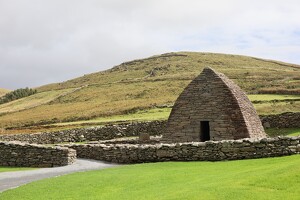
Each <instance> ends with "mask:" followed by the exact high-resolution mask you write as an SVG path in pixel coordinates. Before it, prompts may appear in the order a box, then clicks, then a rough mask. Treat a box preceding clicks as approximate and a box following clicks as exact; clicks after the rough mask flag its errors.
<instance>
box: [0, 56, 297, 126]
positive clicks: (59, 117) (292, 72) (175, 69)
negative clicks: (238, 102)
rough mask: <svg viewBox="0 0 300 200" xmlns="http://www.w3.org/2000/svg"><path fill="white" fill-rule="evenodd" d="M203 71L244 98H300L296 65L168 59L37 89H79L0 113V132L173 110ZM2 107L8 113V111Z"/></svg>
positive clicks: (152, 59) (138, 62)
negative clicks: (150, 110)
mask: <svg viewBox="0 0 300 200" xmlns="http://www.w3.org/2000/svg"><path fill="white" fill-rule="evenodd" d="M205 66H210V67H212V68H214V69H216V70H217V71H219V72H221V73H224V74H226V75H227V76H228V77H229V78H231V79H232V80H233V81H234V82H236V83H237V84H238V85H239V86H240V87H241V88H242V89H244V90H245V91H246V92H247V93H252V94H255V93H279V94H280V93H282V94H299V93H300V67H299V66H298V65H293V64H288V63H282V62H278V61H270V60H263V59H258V58H253V57H247V56H238V55H226V54H213V53H195V52H179V53H168V54H162V55H158V56H153V57H149V58H146V59H141V60H134V61H131V62H125V63H122V64H120V65H118V66H116V67H113V68H112V69H110V70H106V71H103V72H98V73H93V74H89V75H84V76H82V77H79V78H75V79H72V80H69V81H65V82H62V83H57V84H50V85H45V86H42V87H39V88H36V89H37V90H38V94H37V95H39V94H40V95H41V94H42V92H49V91H56V90H63V89H72V88H73V89H75V88H80V89H78V90H76V91H74V92H71V93H69V94H67V95H63V96H61V97H59V98H55V99H54V100H52V101H50V102H47V103H43V104H40V105H38V106H34V107H31V108H28V107H27V108H26V109H24V110H19V111H18V112H11V113H2V114H0V127H4V128H5V127H14V126H22V125H30V124H47V123H53V122H66V121H76V120H86V119H92V118H97V117H104V116H112V115H118V114H128V113H132V112H135V111H136V110H138V109H146V108H153V107H156V106H166V105H172V104H173V103H174V101H175V99H176V98H177V97H178V95H179V94H180V93H181V91H182V90H183V89H184V87H185V86H186V85H187V84H188V83H189V82H190V81H191V80H192V79H193V78H194V77H195V76H197V75H198V74H199V73H200V72H201V71H202V69H203V68H204V67H205ZM45 94H47V93H45ZM30 101H33V100H32V99H31V100H30ZM12 103H13V102H12ZM24 103H25V102H24ZM6 106H7V107H6V109H9V107H10V106H9V105H6ZM291 106H292V110H293V111H300V109H299V110H297V109H298V108H299V107H300V106H299V102H295V103H293V105H292V104H291ZM294 106H296V107H297V109H294ZM272 107H274V106H272ZM281 107H283V108H284V107H285V105H282V106H281ZM289 109H291V108H289ZM283 111H284V110H283Z"/></svg>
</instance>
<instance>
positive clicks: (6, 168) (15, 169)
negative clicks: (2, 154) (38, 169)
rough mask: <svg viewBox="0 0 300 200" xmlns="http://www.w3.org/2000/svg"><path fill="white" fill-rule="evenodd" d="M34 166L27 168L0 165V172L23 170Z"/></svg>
mask: <svg viewBox="0 0 300 200" xmlns="http://www.w3.org/2000/svg"><path fill="white" fill-rule="evenodd" d="M33 169H35V168H28V167H1V166H0V173H1V172H13V171H23V170H33Z"/></svg>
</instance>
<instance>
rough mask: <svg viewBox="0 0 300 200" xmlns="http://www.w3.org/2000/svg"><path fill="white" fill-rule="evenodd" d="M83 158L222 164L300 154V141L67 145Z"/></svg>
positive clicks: (116, 160)
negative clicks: (221, 161) (212, 162)
mask: <svg viewBox="0 0 300 200" xmlns="http://www.w3.org/2000/svg"><path fill="white" fill-rule="evenodd" d="M66 146H67V147H71V148H73V149H75V150H76V151H77V156H78V157H79V158H88V159H95V160H103V161H107V162H114V163H144V162H162V161H220V160H240V159H252V158H266V157H277V156H285V155H292V154H299V153H300V137H276V138H264V139H243V140H224V141H207V142H191V143H173V144H155V145H151V144H145V145H134V144H114V145H109V144H88V145H66Z"/></svg>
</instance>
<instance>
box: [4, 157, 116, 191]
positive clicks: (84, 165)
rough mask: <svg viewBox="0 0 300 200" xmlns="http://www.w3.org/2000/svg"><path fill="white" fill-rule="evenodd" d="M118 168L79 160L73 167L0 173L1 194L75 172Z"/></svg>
mask: <svg viewBox="0 0 300 200" xmlns="http://www.w3.org/2000/svg"><path fill="white" fill-rule="evenodd" d="M114 166H117V165H116V164H111V163H105V162H101V161H96V160H86V159H77V161H76V163H74V164H73V165H68V166H64V167H54V168H42V169H36V170H28V171H16V172H2V173H0V193H1V192H3V191H5V190H8V189H12V188H16V187H19V186H21V185H24V184H27V183H30V182H33V181H37V180H41V179H45V178H50V177H55V176H61V175H64V174H70V173H74V172H81V171H88V170H96V169H104V168H108V167H114Z"/></svg>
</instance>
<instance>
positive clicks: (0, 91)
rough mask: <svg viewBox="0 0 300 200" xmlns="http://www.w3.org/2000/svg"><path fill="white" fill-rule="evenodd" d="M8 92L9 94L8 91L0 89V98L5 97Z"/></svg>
mask: <svg viewBox="0 0 300 200" xmlns="http://www.w3.org/2000/svg"><path fill="white" fill-rule="evenodd" d="M8 92H9V90H7V89H3V88H0V97H1V96H3V95H5V94H6V93H8Z"/></svg>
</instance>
